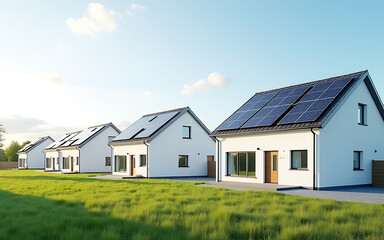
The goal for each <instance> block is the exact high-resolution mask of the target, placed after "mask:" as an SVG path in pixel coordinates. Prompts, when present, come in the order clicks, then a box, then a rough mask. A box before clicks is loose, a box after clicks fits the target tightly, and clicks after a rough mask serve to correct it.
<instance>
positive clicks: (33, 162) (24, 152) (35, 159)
mask: <svg viewBox="0 0 384 240" xmlns="http://www.w3.org/2000/svg"><path fill="white" fill-rule="evenodd" d="M54 141H55V140H53V139H52V138H51V137H50V136H46V137H41V138H39V139H38V140H37V141H35V142H32V143H30V144H27V145H26V146H24V147H23V148H22V149H20V150H19V151H18V152H17V155H18V168H19V169H44V153H43V150H44V148H46V147H47V146H48V145H50V144H51V143H53V142H54Z"/></svg>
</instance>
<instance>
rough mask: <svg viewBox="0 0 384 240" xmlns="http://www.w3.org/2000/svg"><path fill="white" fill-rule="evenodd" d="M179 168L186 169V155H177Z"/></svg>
mask: <svg viewBox="0 0 384 240" xmlns="http://www.w3.org/2000/svg"><path fill="white" fill-rule="evenodd" d="M179 167H188V155H179Z"/></svg>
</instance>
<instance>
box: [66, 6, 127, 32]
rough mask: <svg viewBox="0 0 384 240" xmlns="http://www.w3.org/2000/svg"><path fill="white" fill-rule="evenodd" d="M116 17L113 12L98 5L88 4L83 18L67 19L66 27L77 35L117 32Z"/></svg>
mask: <svg viewBox="0 0 384 240" xmlns="http://www.w3.org/2000/svg"><path fill="white" fill-rule="evenodd" d="M118 16H119V15H118V14H116V13H115V12H114V11H112V10H107V9H105V7H104V6H103V5H102V4H100V3H90V4H89V5H88V9H87V14H86V15H85V16H84V17H82V18H78V19H74V18H68V19H67V25H68V26H69V29H70V30H71V31H72V32H74V33H77V34H84V35H94V34H95V33H98V32H114V31H116V30H117V24H116V21H115V20H116V17H118Z"/></svg>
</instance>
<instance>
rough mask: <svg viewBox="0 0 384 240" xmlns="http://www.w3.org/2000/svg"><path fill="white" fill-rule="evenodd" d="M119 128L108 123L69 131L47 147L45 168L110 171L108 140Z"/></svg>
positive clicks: (64, 170)
mask: <svg viewBox="0 0 384 240" xmlns="http://www.w3.org/2000/svg"><path fill="white" fill-rule="evenodd" d="M119 133H120V130H119V129H118V128H117V127H116V126H115V125H113V123H107V124H102V125H97V126H92V127H89V128H87V129H84V130H81V131H77V132H72V133H67V134H65V135H64V136H63V137H62V138H60V139H59V140H58V141H56V142H54V143H52V144H50V145H49V146H47V147H46V148H45V149H44V153H45V169H46V170H57V171H63V172H110V171H111V147H110V146H109V145H108V143H109V142H110V141H111V140H112V139H113V138H114V137H116V136H117V135H118V134H119Z"/></svg>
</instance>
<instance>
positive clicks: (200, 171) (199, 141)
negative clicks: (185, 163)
mask: <svg viewBox="0 0 384 240" xmlns="http://www.w3.org/2000/svg"><path fill="white" fill-rule="evenodd" d="M183 126H191V127H192V128H191V139H183V136H182V129H183V128H182V127H183ZM179 155H188V156H189V157H188V158H189V167H187V168H179V167H178V156H179ZM208 155H215V142H214V140H213V139H212V138H211V137H209V136H208V134H207V133H206V132H205V131H204V129H203V128H202V127H201V126H200V125H199V124H198V123H197V122H196V120H195V119H194V118H193V117H192V116H191V115H190V114H189V113H188V112H187V113H185V114H184V115H182V116H181V117H180V118H179V119H177V120H176V121H175V122H174V123H173V124H172V125H171V126H169V127H168V128H166V129H165V130H164V131H163V132H162V133H161V134H159V135H158V136H157V137H156V138H155V139H154V140H153V141H151V142H150V146H149V163H148V164H149V165H148V166H149V177H182V176H206V175H207V156H208Z"/></svg>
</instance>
